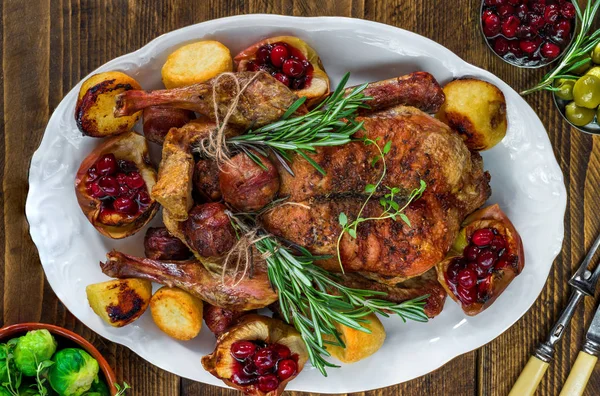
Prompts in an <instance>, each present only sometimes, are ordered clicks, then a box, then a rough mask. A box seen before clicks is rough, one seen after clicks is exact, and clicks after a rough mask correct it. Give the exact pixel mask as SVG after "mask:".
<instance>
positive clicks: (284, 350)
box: [271, 344, 292, 359]
mask: <svg viewBox="0 0 600 396" xmlns="http://www.w3.org/2000/svg"><path fill="white" fill-rule="evenodd" d="M271 349H273V351H275V353H276V354H277V356H278V357H279V359H287V358H289V357H290V356H292V351H290V348H288V347H286V346H285V345H281V344H273V345H271Z"/></svg>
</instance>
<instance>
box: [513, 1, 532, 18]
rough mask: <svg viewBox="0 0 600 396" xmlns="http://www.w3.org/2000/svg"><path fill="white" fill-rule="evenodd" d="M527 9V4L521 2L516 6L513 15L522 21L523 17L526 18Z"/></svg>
mask: <svg viewBox="0 0 600 396" xmlns="http://www.w3.org/2000/svg"><path fill="white" fill-rule="evenodd" d="M528 11H529V7H527V4H521V5H520V6H518V7H517V12H516V13H515V15H516V16H517V17H518V18H519V19H520V20H521V21H522V22H524V21H525V19H526V18H527V12H528Z"/></svg>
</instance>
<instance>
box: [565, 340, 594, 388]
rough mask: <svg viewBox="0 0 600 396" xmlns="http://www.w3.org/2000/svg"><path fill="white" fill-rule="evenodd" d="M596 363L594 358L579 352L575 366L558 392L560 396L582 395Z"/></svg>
mask: <svg viewBox="0 0 600 396" xmlns="http://www.w3.org/2000/svg"><path fill="white" fill-rule="evenodd" d="M597 361H598V358H597V357H596V356H594V355H590V354H589V353H585V352H583V351H581V352H579V355H577V360H575V364H574V365H573V368H572V369H571V372H570V373H569V378H567V382H565V386H563V388H562V390H561V391H560V396H577V395H582V394H583V391H584V390H585V386H586V385H587V383H588V380H589V379H590V375H592V371H594V367H595V366H596V362H597Z"/></svg>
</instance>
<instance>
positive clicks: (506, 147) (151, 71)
mask: <svg viewBox="0 0 600 396" xmlns="http://www.w3.org/2000/svg"><path fill="white" fill-rule="evenodd" d="M280 34H291V35H296V36H299V37H300V38H302V39H304V40H306V41H307V42H308V43H309V44H310V45H311V46H313V47H314V48H315V49H316V50H317V52H318V53H319V54H320V55H321V57H322V60H323V64H324V65H325V67H326V69H327V71H328V72H329V74H330V76H331V78H332V80H333V83H334V84H335V83H337V81H339V79H340V77H341V76H342V75H343V74H344V73H346V72H351V73H352V74H351V81H350V82H351V83H352V84H357V83H362V82H366V81H375V80H380V79H385V78H390V77H394V76H399V75H402V74H405V73H408V72H411V71H415V70H424V71H427V72H430V73H432V74H433V75H434V76H435V77H436V78H437V79H438V80H439V81H440V82H441V83H446V82H448V81H450V80H452V79H453V78H455V77H462V76H475V77H477V78H481V79H484V80H488V81H490V82H492V83H494V84H495V85H497V86H498V87H499V88H500V89H501V90H502V91H503V92H504V94H505V96H506V100H507V103H508V118H509V131H508V134H507V136H506V138H505V139H504V140H503V141H502V143H500V144H499V145H497V146H496V147H494V148H493V149H492V150H490V151H487V152H484V153H483V157H484V159H485V168H486V169H488V170H489V171H490V173H491V175H492V190H493V194H492V197H491V199H490V203H499V204H500V206H501V207H502V209H503V210H504V211H505V212H506V213H507V214H508V216H509V217H510V218H511V219H512V221H513V223H514V224H515V226H516V228H517V230H518V231H519V232H520V234H521V236H522V238H523V243H524V245H525V256H526V258H525V263H526V264H525V269H524V271H523V273H522V274H521V275H520V276H518V277H517V278H516V279H515V281H514V282H513V283H512V284H511V285H510V286H509V287H508V289H507V290H506V291H505V292H504V294H503V295H502V296H501V297H500V298H499V299H498V300H497V301H496V302H495V303H494V304H493V305H492V306H491V308H489V309H488V310H486V311H485V312H483V313H481V314H480V315H478V316H476V317H467V316H466V315H464V314H463V313H462V311H461V310H460V308H459V307H458V306H457V305H456V304H455V303H454V302H452V301H451V300H449V299H448V301H447V302H446V307H445V309H444V311H443V313H442V314H441V315H439V316H438V317H437V318H435V319H433V320H431V321H430V322H429V323H426V324H420V323H408V324H403V323H402V321H401V320H399V319H398V318H390V319H387V320H385V321H384V324H385V326H386V329H387V334H388V337H387V340H386V342H385V345H384V346H383V348H382V349H381V350H380V351H379V352H377V353H376V354H375V355H373V356H371V357H369V358H368V359H365V360H363V361H361V362H359V363H356V364H353V365H344V366H343V367H342V368H340V369H330V370H329V377H327V378H325V377H322V376H321V374H320V373H319V372H318V371H317V370H315V369H313V368H311V367H307V368H305V370H304V371H303V372H302V373H301V375H300V376H299V377H298V378H297V379H295V380H294V381H292V382H291V383H290V385H289V388H288V389H291V390H302V391H308V392H319V393H340V392H358V391H364V390H369V389H374V388H379V387H384V386H389V385H393V384H397V383H399V382H403V381H408V380H410V379H412V378H415V377H418V376H420V375H423V374H426V373H428V372H430V371H432V370H435V369H436V368H438V367H440V366H441V365H443V364H444V363H446V362H448V361H449V360H450V359H452V358H454V357H456V356H458V355H460V354H463V353H465V352H468V351H471V350H473V349H476V348H479V347H480V346H482V345H484V344H486V343H487V342H490V341H491V340H493V339H494V338H496V337H497V336H498V335H500V334H501V333H502V332H503V331H505V330H506V329H507V328H508V327H509V326H511V325H512V324H513V323H515V322H516V321H517V320H518V319H519V318H520V317H521V316H522V315H523V314H524V313H525V312H526V311H527V310H528V309H529V307H530V306H531V305H532V304H533V302H534V301H535V299H536V298H537V296H538V294H539V293H540V291H541V290H542V287H543V285H544V283H545V282H546V278H547V276H548V272H549V270H550V267H551V265H552V262H553V260H554V258H555V257H556V255H557V254H558V253H559V251H560V249H561V245H562V239H563V233H564V230H563V217H564V212H565V206H566V192H565V187H564V183H563V178H562V174H561V171H560V168H559V167H558V164H557V162H556V159H555V158H554V154H553V152H552V147H551V145H550V141H549V139H548V136H547V134H546V131H545V129H544V127H543V125H542V123H541V122H540V120H539V119H538V117H537V116H536V114H535V113H534V112H533V110H532V109H531V108H530V107H529V106H528V105H527V103H526V102H525V101H524V100H523V99H522V98H521V97H520V96H519V95H518V94H517V93H516V92H515V91H514V90H512V89H511V88H510V87H509V86H508V85H507V84H505V83H504V82H503V81H501V80H500V79H499V78H497V77H495V76H494V75H492V74H490V73H488V72H486V71H484V70H481V69H479V68H476V67H474V66H472V65H469V64H468V63H466V62H464V61H463V60H461V59H460V58H459V57H457V56H456V55H454V54H453V53H452V52H450V51H449V50H447V49H446V48H444V47H442V46H441V45H439V44H436V43H435V42H433V41H431V40H429V39H426V38H424V37H421V36H419V35H417V34H414V33H411V32H407V31H405V30H401V29H397V28H394V27H391V26H387V25H383V24H378V23H373V22H368V21H364V20H358V19H348V18H294V17H284V16H275V15H244V16H238V17H231V18H224V19H218V20H214V21H209V22H205V23H201V24H198V25H193V26H189V27H186V28H183V29H180V30H176V31H174V32H171V33H168V34H165V35H164V36H161V37H159V38H157V39H155V40H154V41H152V42H150V43H149V44H148V45H146V46H145V47H143V48H142V49H140V50H138V51H136V52H133V53H131V54H128V55H125V56H122V57H119V58H117V59H115V60H112V61H110V62H108V63H107V64H105V65H104V66H102V67H100V68H99V69H98V70H96V71H94V73H97V72H101V71H108V70H121V71H124V72H126V73H128V74H129V75H131V76H133V77H134V78H136V79H137V80H138V81H139V82H140V83H141V85H142V87H144V88H145V89H152V88H159V87H160V86H161V84H160V69H161V67H162V65H163V63H164V61H165V59H166V57H167V55H168V54H169V53H170V52H172V51H173V50H174V49H176V48H177V47H179V46H181V45H182V44H184V43H186V42H190V41H194V40H199V39H216V40H219V41H221V42H223V43H224V44H225V45H227V46H228V47H229V48H230V49H231V52H232V53H234V54H235V53H237V52H238V51H240V50H241V49H243V48H245V47H247V46H248V45H250V44H252V43H254V42H256V41H258V40H260V39H262V38H265V37H268V36H273V35H280ZM78 90H79V84H78V85H77V86H76V87H74V88H73V90H71V92H69V94H68V95H67V96H66V97H65V98H64V99H63V101H62V102H61V103H60V105H59V106H58V107H57V108H56V110H55V112H54V114H53V115H52V118H51V119H50V122H49V123H48V127H47V129H46V132H45V135H44V138H43V140H42V143H41V145H40V148H39V149H38V150H37V151H36V153H35V154H34V156H33V160H32V163H31V170H30V176H29V183H30V190H29V195H28V197H27V205H26V213H27V218H28V220H29V223H30V225H31V236H32V238H33V240H34V242H35V243H36V245H37V247H38V249H39V254H40V259H41V262H42V265H43V266H44V270H45V272H46V276H47V277H48V281H49V282H50V284H51V285H52V288H53V289H54V291H55V292H56V294H57V296H58V297H59V298H60V299H61V301H62V302H63V303H64V304H65V306H66V307H67V308H68V309H69V310H70V311H71V312H72V313H73V314H74V315H75V316H76V317H77V318H78V319H80V320H81V321H82V322H83V323H84V324H85V325H87V326H88V327H90V328H91V329H93V330H94V331H96V332H97V333H98V334H100V335H102V336H104V337H106V338H108V339H109V340H111V341H114V342H117V343H120V344H123V345H126V346H127V347H129V348H131V349H132V350H133V351H135V352H136V353H137V354H139V355H140V356H142V357H143V358H144V359H146V360H148V361H149V362H151V363H153V364H155V365H157V366H159V367H161V368H163V369H165V370H167V371H170V372H172V373H175V374H177V375H180V376H182V377H187V378H190V379H193V380H196V381H201V382H205V383H208V384H214V385H221V386H222V385H223V384H222V382H221V381H219V380H218V379H216V378H214V377H213V376H212V375H210V374H209V373H207V372H205V371H204V370H203V368H202V366H201V365H200V358H201V356H203V355H205V354H207V353H209V352H210V351H212V349H213V346H214V336H213V335H212V334H211V333H210V332H209V331H207V330H204V331H202V332H201V335H200V336H199V337H198V338H196V339H195V340H193V341H190V342H178V341H175V340H173V339H171V338H169V337H168V336H166V335H165V334H163V333H161V332H160V331H159V330H158V329H157V327H156V326H155V325H154V323H152V318H151V317H150V314H149V313H146V314H145V315H143V316H142V317H141V318H140V319H139V320H138V321H136V322H135V323H133V324H132V325H129V326H127V327H125V328H120V329H116V328H112V327H109V326H107V325H105V324H104V323H103V322H102V320H101V319H100V318H99V317H98V316H96V315H95V314H94V313H93V312H92V310H91V309H90V308H89V306H88V304H87V302H86V297H85V287H86V285H88V284H90V283H95V282H101V281H104V280H107V277H106V276H104V275H103V274H102V272H101V271H100V267H99V265H98V262H99V261H100V260H103V259H104V257H105V254H106V252H108V251H110V250H111V249H119V250H122V251H125V252H128V253H132V254H139V255H141V254H143V247H142V240H143V236H144V231H141V232H139V233H138V234H137V235H135V236H133V237H130V238H128V239H125V240H120V241H114V240H110V239H107V238H105V237H103V236H101V235H100V234H99V233H98V232H97V231H96V230H95V229H94V228H93V227H92V225H91V224H90V223H89V222H88V221H87V220H86V218H85V217H84V215H83V214H82V212H81V210H80V208H79V207H78V205H77V201H76V199H75V193H74V188H73V181H74V178H75V172H76V170H77V168H78V167H79V164H80V163H81V161H82V159H83V158H84V157H85V156H86V155H87V154H88V153H89V152H90V151H91V150H92V149H93V148H94V147H95V146H97V145H98V144H99V143H100V140H98V139H93V138H88V137H82V135H81V133H80V132H79V131H78V130H77V127H76V125H75V121H74V118H73V112H74V107H75V102H76V97H77V91H78ZM155 154H156V153H155ZM159 218H160V216H157V218H156V219H155V220H154V221H153V223H154V224H155V225H156V224H159V222H160V220H159Z"/></svg>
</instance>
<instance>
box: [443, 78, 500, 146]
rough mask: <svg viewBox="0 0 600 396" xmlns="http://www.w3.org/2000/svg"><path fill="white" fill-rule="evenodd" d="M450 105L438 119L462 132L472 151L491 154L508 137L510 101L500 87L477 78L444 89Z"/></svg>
mask: <svg viewBox="0 0 600 396" xmlns="http://www.w3.org/2000/svg"><path fill="white" fill-rule="evenodd" d="M444 94H445V95H446V101H445V102H444V104H443V105H442V107H441V109H440V111H439V112H438V113H437V118H439V119H440V120H441V121H442V122H444V123H446V124H448V125H449V126H450V127H451V128H452V129H454V130H455V131H456V132H458V133H459V134H460V135H461V136H462V137H463V139H464V140H465V144H466V145H467V147H469V149H471V150H476V151H481V150H488V149H490V148H492V147H494V146H495V145H496V144H497V143H498V142H500V141H501V140H502V139H503V138H504V136H505V135H506V128H507V120H506V100H505V99H504V94H503V93H502V91H500V89H498V87H496V86H495V85H492V84H490V83H488V82H486V81H481V80H476V79H473V78H464V79H459V80H454V81H452V82H450V83H448V84H447V85H446V86H445V87H444Z"/></svg>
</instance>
